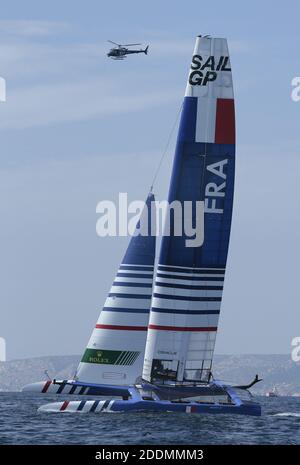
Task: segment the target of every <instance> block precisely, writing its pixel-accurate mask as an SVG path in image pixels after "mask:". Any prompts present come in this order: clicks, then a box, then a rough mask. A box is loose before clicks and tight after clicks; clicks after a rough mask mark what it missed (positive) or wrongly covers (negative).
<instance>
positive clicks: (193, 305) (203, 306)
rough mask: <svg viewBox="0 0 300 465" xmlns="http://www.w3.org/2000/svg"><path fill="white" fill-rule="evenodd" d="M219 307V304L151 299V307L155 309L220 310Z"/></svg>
mask: <svg viewBox="0 0 300 465" xmlns="http://www.w3.org/2000/svg"><path fill="white" fill-rule="evenodd" d="M220 306H221V302H210V301H208V302H192V301H190V300H172V298H170V299H160V298H158V297H153V298H152V307H155V308H174V309H177V310H220ZM153 313H157V312H153Z"/></svg>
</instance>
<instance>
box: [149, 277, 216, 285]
mask: <svg viewBox="0 0 300 465" xmlns="http://www.w3.org/2000/svg"><path fill="white" fill-rule="evenodd" d="M156 281H157V282H160V283H167V284H175V285H176V284H184V285H186V286H207V287H208V286H219V287H222V286H223V281H205V278H203V280H199V281H198V280H197V281H193V280H188V279H187V280H185V279H173V278H160V277H159V276H157V277H156Z"/></svg>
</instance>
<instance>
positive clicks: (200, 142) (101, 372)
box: [23, 36, 261, 415]
mask: <svg viewBox="0 0 300 465" xmlns="http://www.w3.org/2000/svg"><path fill="white" fill-rule="evenodd" d="M234 170H235V111H234V96H233V85H232V74H231V65H230V58H229V52H228V46H227V40H226V39H223V38H212V37H209V36H204V37H202V36H198V37H197V38H196V44H195V48H194V53H193V57H192V62H191V67H190V70H189V75H188V81H187V86H186V91H185V97H184V102H183V106H182V111H181V120H180V125H179V131H178V137H177V144H176V150H175V156H174V162H173V171H172V176H171V182H170V189H169V197H168V202H169V205H171V204H172V202H174V201H177V202H180V204H181V205H182V206H183V205H184V204H185V202H188V201H190V202H192V203H193V204H194V205H196V202H202V205H203V212H204V213H203V215H204V231H203V240H202V243H201V245H199V246H197V247H191V246H188V245H187V240H188V239H190V237H188V236H187V234H186V233H185V232H182V234H181V235H177V234H176V231H175V229H176V227H175V226H176V224H175V222H176V221H177V220H178V218H176V214H175V213H174V215H173V216H172V217H170V225H169V226H170V229H169V234H168V235H166V234H165V235H163V237H162V241H161V246H160V254H159V260H158V264H157V266H156V268H155V236H153V235H152V234H149V235H140V234H138V228H139V223H138V225H137V234H136V235H134V236H133V237H132V238H131V240H130V243H129V246H128V249H127V251H126V253H125V256H124V258H123V260H122V262H121V265H120V267H119V269H118V271H117V274H116V277H115V279H114V282H113V284H112V287H111V289H110V292H109V294H108V297H107V299H106V301H105V304H104V307H103V308H102V310H101V312H100V316H99V319H98V321H97V324H96V326H95V328H94V329H93V332H92V335H91V338H90V340H89V342H88V345H87V348H86V350H85V352H84V354H83V356H82V359H81V361H80V363H79V366H78V369H77V371H76V374H75V376H74V378H73V379H70V380H55V379H48V380H46V381H42V382H38V383H32V384H29V385H27V386H25V387H24V388H23V390H24V391H27V392H28V391H30V392H40V393H43V394H47V393H50V394H60V395H62V394H67V395H68V400H64V401H61V402H54V403H53V402H52V403H50V404H46V405H43V406H42V407H40V409H39V410H41V411H48V412H49V411H50V412H51V411H54V412H96V413H98V412H107V411H111V412H117V411H121V412H122V411H166V412H171V411H172V412H187V413H214V414H216V413H230V414H248V415H261V407H260V405H259V403H257V402H256V401H255V400H254V398H253V397H252V395H251V394H250V391H249V388H250V387H251V386H253V385H254V384H255V383H256V382H258V381H259V379H258V376H257V375H256V377H255V378H254V380H253V381H252V383H250V384H248V385H239V386H234V385H232V384H231V383H227V382H223V381H220V380H216V379H214V377H213V375H212V362H213V353H214V347H215V340H216V334H217V328H218V320H219V314H220V307H221V301H222V292H223V284H224V278H225V269H226V262H227V253H228V245H229V236H230V229H231V217H232V207H233V190H234ZM153 204H155V199H154V195H153V193H152V192H150V194H149V195H148V198H147V201H146V202H145V209H144V210H143V212H142V214H141V219H140V222H141V221H142V220H143V216H145V215H148V220H149V222H148V224H150V223H151V222H152V220H153V217H151V218H149V215H153V214H155V212H154V208H150V206H152V205H153ZM195 215H197V208H193V209H192V222H193V224H194V223H195V220H196V217H195ZM69 395H78V396H81V395H84V396H86V395H88V396H93V397H94V398H90V397H89V398H84V400H74V401H73V400H70V398H69ZM103 396H108V397H109V399H107V400H106V399H103Z"/></svg>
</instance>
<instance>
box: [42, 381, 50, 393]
mask: <svg viewBox="0 0 300 465" xmlns="http://www.w3.org/2000/svg"><path fill="white" fill-rule="evenodd" d="M50 384H51V381H46V383H45V384H44V387H43V389H42V393H43V394H45V392H47V391H48V389H49V386H50Z"/></svg>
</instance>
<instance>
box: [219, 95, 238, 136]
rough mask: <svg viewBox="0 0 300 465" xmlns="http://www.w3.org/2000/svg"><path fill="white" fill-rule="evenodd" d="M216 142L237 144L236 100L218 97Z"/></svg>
mask: <svg viewBox="0 0 300 465" xmlns="http://www.w3.org/2000/svg"><path fill="white" fill-rule="evenodd" d="M215 143H216V144H235V118H234V100H233V99H227V98H218V99H217V113H216V132H215Z"/></svg>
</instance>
